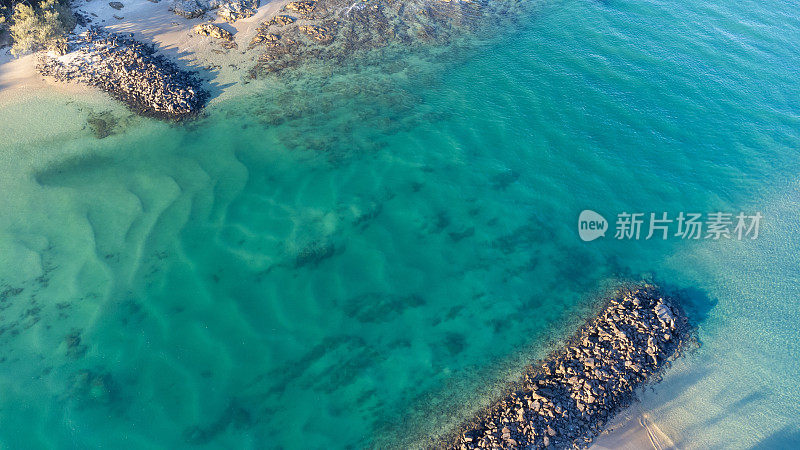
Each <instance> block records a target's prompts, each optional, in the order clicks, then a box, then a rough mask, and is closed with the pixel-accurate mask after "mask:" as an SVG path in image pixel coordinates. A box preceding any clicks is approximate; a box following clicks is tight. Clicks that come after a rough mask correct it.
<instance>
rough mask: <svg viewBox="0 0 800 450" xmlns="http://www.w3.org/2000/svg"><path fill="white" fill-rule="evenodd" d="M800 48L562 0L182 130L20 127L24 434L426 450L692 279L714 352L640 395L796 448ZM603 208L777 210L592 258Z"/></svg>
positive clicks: (17, 203) (758, 11)
mask: <svg viewBox="0 0 800 450" xmlns="http://www.w3.org/2000/svg"><path fill="white" fill-rule="evenodd" d="M799 53H800V19H798V18H797V17H796V14H795V11H794V8H793V6H792V5H790V4H785V3H782V2H775V1H769V2H760V3H756V2H736V3H730V2H728V3H724V2H698V1H689V0H681V1H679V2H630V3H625V2H618V1H609V2H590V1H574V2H548V3H545V4H542V5H540V6H537V7H536V8H534V10H533V12H532V13H530V14H527V13H526V15H525V16H523V17H521V18H520V21H519V23H517V24H514V25H504V26H503V27H502V28H501V29H499V30H494V31H493V33H492V35H491V36H482V37H474V38H471V40H470V41H469V42H467V43H462V45H460V46H458V47H453V48H449V49H434V50H431V51H430V52H426V51H423V49H420V50H418V51H416V52H414V53H410V54H409V53H401V54H399V56H398V55H397V54H386V55H385V57H384V58H383V60H381V59H380V58H378V59H377V60H376V59H373V61H372V62H373V63H375V65H373V66H369V67H362V68H354V67H348V68H347V69H346V70H342V71H334V72H332V73H331V72H330V71H328V70H325V69H324V68H323V69H315V70H314V71H312V72H309V73H305V74H303V75H302V76H296V77H292V78H291V79H289V80H278V79H274V80H268V81H266V82H263V83H253V84H252V86H248V92H247V94H246V95H242V96H240V97H236V98H228V99H224V100H218V101H215V102H212V104H211V106H210V107H209V108H208V115H207V117H204V118H202V119H200V120H198V121H196V122H194V123H192V124H187V125H184V126H169V125H165V124H161V123H157V122H153V121H149V120H145V119H139V118H135V117H131V116H130V115H129V114H128V113H126V112H125V111H124V110H122V109H121V108H119V107H118V106H115V105H114V104H113V103H110V102H107V101H105V100H98V99H77V100H76V99H68V98H66V97H64V96H59V95H55V94H53V95H47V96H45V95H44V94H41V95H40V96H39V97H33V98H27V99H23V100H20V101H18V102H16V103H12V104H9V105H5V106H3V107H0V127H2V128H0V131H2V135H3V137H4V140H3V142H2V143H1V144H0V148H1V149H2V151H0V155H2V156H0V158H2V163H3V167H4V168H5V170H3V171H2V172H0V188H1V189H0V211H2V214H0V248H2V252H0V279H1V280H3V282H2V285H3V286H4V287H3V289H2V294H0V305H1V306H0V327H2V328H0V342H1V343H2V345H1V346H0V361H2V362H0V399H1V400H0V443H2V445H3V446H4V447H7V448H53V447H57V448H97V447H113V448H153V447H170V448H234V447H235V448H240V447H244V448H347V447H355V448H360V447H386V446H399V447H407V446H409V445H413V444H414V443H415V442H418V441H419V439H421V438H422V437H424V436H426V435H428V434H430V433H434V432H436V431H438V430H441V429H443V428H446V427H447V426H448V425H449V424H452V423H453V422H455V421H457V420H459V419H460V418H462V417H463V416H464V415H465V414H468V413H469V412H470V410H471V409H474V408H477V407H478V406H479V405H480V404H481V402H483V401H486V399H487V398H489V396H490V395H491V392H492V390H493V389H495V388H496V387H497V386H499V385H501V384H502V382H503V380H506V379H508V378H510V377H513V376H514V375H515V374H516V373H518V371H519V370H520V368H521V367H522V362H524V361H528V360H530V359H531V358H535V357H537V356H540V355H542V354H543V352H545V351H546V350H547V349H548V348H550V346H551V345H553V342H556V341H557V340H558V339H559V338H561V337H563V336H564V335H565V333H568V332H569V330H570V329H571V327H574V326H575V324H576V323H578V322H579V321H580V320H581V318H582V317H585V316H586V315H587V314H589V312H590V311H591V308H592V306H593V305H594V304H595V302H594V300H595V299H596V298H597V295H598V293H599V292H602V290H603V289H604V288H605V287H606V286H608V285H609V284H613V282H614V281H615V280H618V279H627V278H634V279H638V278H641V277H645V278H653V279H656V280H659V281H663V282H666V283H668V284H670V285H671V286H673V287H675V288H681V289H685V290H686V292H687V293H688V297H689V298H690V299H691V301H690V304H689V305H688V308H689V310H690V312H691V314H692V315H693V316H694V317H695V319H696V320H697V321H698V322H699V324H700V332H699V334H700V339H701V340H702V343H703V345H702V347H701V348H700V349H699V350H697V351H696V352H694V353H693V354H691V355H689V356H688V357H687V358H685V359H684V360H682V361H681V362H679V363H678V364H676V365H675V367H673V369H672V370H671V371H670V373H669V374H668V375H667V376H666V377H665V380H664V382H663V383H661V384H660V385H658V387H657V388H656V389H655V390H654V391H648V392H646V393H645V394H644V396H643V407H646V408H647V409H648V410H649V411H651V413H652V416H653V418H654V420H655V422H656V423H657V424H658V425H659V426H660V427H661V428H662V430H663V431H665V432H666V433H667V434H668V435H669V436H670V438H671V439H672V440H673V441H675V443H676V444H678V445H680V446H681V447H687V448H710V447H723V446H724V447H734V448H748V447H753V446H761V447H770V448H775V447H782V446H783V447H789V446H791V444H792V443H796V442H797V441H798V440H800V435H798V431H797V430H798V428H800V420H799V419H798V417H800V414H798V413H800V407H798V402H797V399H798V397H800V390H799V389H798V387H797V386H796V383H795V381H796V380H797V379H798V376H800V369H798V365H797V360H798V353H800V351H799V350H798V346H797V337H798V332H797V327H796V323H797V320H798V319H800V317H799V316H800V310H799V309H798V308H797V303H796V299H797V294H798V287H797V286H798V279H799V278H800V273H798V267H800V266H798V257H797V254H798V247H799V246H798V244H797V240H796V238H795V236H796V235H797V232H798V224H797V205H798V199H800V185H798V183H797V182H796V181H795V179H796V173H797V171H798V168H800V160H799V159H798V158H797V156H796V149H797V147H798V144H800V127H798V125H800V120H798V117H800V116H799V115H798V113H799V112H800V111H798V103H797V99H798V98H800V83H798V81H800V79H799V78H800V75H798V71H797V61H798V56H800V55H798V54H799ZM106 110H108V111H110V112H109V114H110V115H111V116H113V117H116V118H117V119H119V121H118V123H117V124H116V126H115V127H114V129H113V132H114V134H112V135H111V136H108V137H105V138H103V139H97V138H96V137H95V136H94V134H93V133H92V130H91V127H90V126H88V125H87V118H89V117H90V116H91V115H96V114H97V113H99V112H101V111H106ZM32 121H35V123H36V124H37V126H36V127H32V126H31V125H30V124H31V123H32ZM583 209H593V210H596V211H598V212H600V213H602V214H604V215H606V217H607V218H610V217H613V216H614V215H615V214H617V213H619V212H622V211H629V212H660V211H670V212H672V213H676V212H678V211H687V212H689V211H699V212H712V211H730V212H739V211H741V210H745V211H750V212H752V211H761V212H762V213H763V214H764V215H765V218H764V221H763V225H762V230H761V236H760V237H759V239H757V240H755V241H743V242H738V241H723V242H712V241H706V240H701V241H697V242H683V241H680V240H677V239H670V240H668V241H665V242H660V241H638V242H618V241H615V240H613V239H610V235H609V238H606V239H601V240H598V241H594V242H591V243H584V242H582V241H580V240H579V239H578V236H577V233H576V221H577V216H578V214H579V213H580V211H581V210H583Z"/></svg>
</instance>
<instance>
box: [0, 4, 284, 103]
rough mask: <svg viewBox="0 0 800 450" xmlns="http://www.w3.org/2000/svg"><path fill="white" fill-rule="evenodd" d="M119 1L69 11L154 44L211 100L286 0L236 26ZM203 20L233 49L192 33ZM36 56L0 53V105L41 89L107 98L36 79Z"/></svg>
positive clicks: (231, 85)
mask: <svg viewBox="0 0 800 450" xmlns="http://www.w3.org/2000/svg"><path fill="white" fill-rule="evenodd" d="M122 3H123V5H124V6H123V8H122V9H121V10H116V9H114V8H112V7H111V6H109V4H108V2H103V1H99V0H94V1H83V0H79V1H78V2H76V3H75V4H74V5H73V8H74V9H75V11H76V12H78V13H81V14H83V15H85V16H88V17H91V18H92V19H93V22H92V23H91V25H98V26H101V27H103V28H105V29H106V30H108V31H111V32H114V33H132V34H133V36H134V37H135V38H136V39H137V40H140V41H142V42H148V43H153V44H155V45H156V46H157V47H158V49H159V51H160V52H161V53H163V54H164V55H166V56H168V57H170V58H171V59H172V60H174V61H175V62H177V63H178V64H179V65H180V66H182V67H184V68H188V69H193V70H197V71H198V72H199V74H200V76H201V77H202V78H204V79H206V80H207V81H208V83H209V85H210V87H211V90H212V95H213V98H215V99H216V98H220V97H225V96H227V95H230V94H231V93H232V92H233V91H234V90H235V88H236V86H239V85H240V83H239V81H241V78H242V70H240V68H241V69H244V68H246V66H245V64H246V63H248V62H252V59H253V56H252V54H250V53H248V52H247V51H246V50H244V49H246V48H247V44H248V43H249V41H250V39H252V37H253V35H254V34H255V33H256V29H257V27H258V25H259V24H261V23H262V22H263V21H264V20H266V19H268V18H269V17H272V16H274V15H275V14H277V13H278V11H280V10H281V8H283V6H284V5H286V4H287V3H289V0H272V1H265V2H262V3H261V5H260V7H259V8H258V11H257V12H256V14H255V15H253V16H251V17H248V18H245V19H240V20H238V21H236V22H235V23H228V22H225V21H224V20H220V19H218V18H217V17H216V13H215V12H214V11H208V12H207V13H206V14H205V15H203V16H201V17H199V18H195V19H185V18H183V17H180V16H178V15H176V14H174V13H173V12H172V11H170V10H169V4H170V2H168V1H161V2H159V3H153V2H151V1H149V0H133V1H131V0H128V1H124V2H122ZM115 16H116V17H115ZM117 17H121V19H118V18H117ZM207 22H208V23H214V24H215V25H217V26H219V27H221V28H223V29H225V30H227V31H229V32H231V33H232V34H233V37H234V40H235V42H236V43H237V46H238V49H236V48H234V49H223V48H222V47H221V45H220V44H219V42H217V41H214V39H212V38H210V37H204V36H200V35H198V34H196V33H194V32H193V30H192V28H193V27H194V26H196V25H198V24H200V23H207ZM83 30H85V28H81V27H78V28H77V29H76V32H82V31H83ZM38 58H39V54H31V55H25V56H22V57H14V56H13V55H11V52H10V48H8V47H6V48H3V49H1V50H0V103H5V102H9V101H13V100H14V99H15V98H18V97H19V96H24V95H31V94H34V93H35V92H37V91H39V90H43V89H44V90H55V91H58V92H63V93H67V94H70V95H73V94H74V95H79V96H86V95H106V94H105V93H103V92H101V91H100V90H99V89H95V88H91V87H86V86H83V85H79V84H77V83H55V82H52V81H51V80H48V79H46V78H45V77H42V76H40V75H39V74H38V73H37V71H36V64H37V60H38Z"/></svg>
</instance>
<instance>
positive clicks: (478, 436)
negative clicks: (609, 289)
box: [442, 286, 690, 449]
mask: <svg viewBox="0 0 800 450" xmlns="http://www.w3.org/2000/svg"><path fill="white" fill-rule="evenodd" d="M689 336H690V328H689V326H688V324H687V320H686V317H685V316H684V314H683V312H682V310H681V309H680V307H679V306H678V305H677V304H676V303H675V302H673V301H671V300H670V299H669V298H667V297H665V296H664V295H663V294H662V293H661V292H660V291H659V290H658V289H657V288H655V287H654V286H643V287H639V288H635V289H630V290H625V291H623V292H621V293H619V294H618V295H617V296H615V297H614V298H612V299H611V300H610V301H609V302H608V304H607V305H606V307H605V308H604V309H603V310H602V311H601V312H600V314H599V315H598V316H597V317H596V318H595V319H593V320H591V321H590V322H588V323H587V324H586V325H585V326H584V327H583V328H582V329H581V330H580V331H579V332H578V333H577V334H576V335H575V336H574V337H573V338H572V339H571V340H569V341H568V343H567V345H565V346H564V347H563V349H561V350H559V351H557V352H556V353H554V354H553V355H551V356H550V357H549V358H547V359H545V360H544V361H543V362H542V363H541V364H539V365H537V366H535V367H532V368H531V369H530V370H529V371H528V373H527V374H526V375H525V376H524V378H523V379H522V380H520V381H518V382H517V383H515V384H514V385H513V386H512V387H511V389H510V390H509V393H508V394H507V395H506V396H505V397H504V398H502V399H500V400H499V401H497V402H495V403H494V404H492V405H491V406H490V407H489V408H487V409H486V410H484V411H482V412H481V413H480V414H479V415H477V416H476V417H475V418H474V419H472V420H470V421H469V422H467V423H466V424H465V425H463V426H462V427H461V429H460V430H459V432H458V433H456V434H455V435H454V437H452V438H449V439H448V440H447V441H446V443H445V444H444V445H442V446H443V447H446V448H451V449H482V448H504V449H505V448H507V449H518V448H525V449H529V448H530V449H533V448H545V447H548V448H573V447H584V446H586V445H587V444H588V443H590V442H591V441H592V439H593V438H594V436H596V435H597V433H599V432H600V431H601V430H602V429H603V426H604V425H605V424H607V423H608V421H609V420H610V419H611V418H612V417H613V416H614V415H615V414H616V413H617V412H618V411H620V410H621V409H622V408H625V407H627V406H629V405H630V404H631V402H632V401H633V400H634V399H635V395H636V389H637V388H639V387H641V386H643V385H645V384H646V383H647V382H648V381H651V380H652V379H653V378H654V376H657V374H658V373H659V372H660V371H661V370H662V369H663V368H664V367H665V366H666V365H667V364H668V361H669V360H670V359H671V358H673V357H675V356H676V355H677V354H679V353H680V350H681V348H682V346H683V345H684V344H685V342H687V338H688V337H689Z"/></svg>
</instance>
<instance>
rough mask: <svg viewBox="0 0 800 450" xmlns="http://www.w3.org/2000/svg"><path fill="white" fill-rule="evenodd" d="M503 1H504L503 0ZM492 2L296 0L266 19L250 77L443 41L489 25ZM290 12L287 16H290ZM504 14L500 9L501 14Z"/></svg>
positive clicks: (261, 30) (256, 40)
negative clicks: (261, 47)
mask: <svg viewBox="0 0 800 450" xmlns="http://www.w3.org/2000/svg"><path fill="white" fill-rule="evenodd" d="M501 3H502V2H501ZM489 5H490V3H489V2H484V1H481V2H480V3H479V2H477V1H476V2H464V1H453V2H411V3H409V2H397V1H394V0H294V1H291V2H289V3H287V4H286V5H285V6H284V7H283V10H282V12H281V13H280V15H277V16H275V17H273V18H271V19H269V20H267V21H265V22H264V23H262V24H261V27H260V28H259V34H260V35H261V36H266V35H268V34H271V35H274V36H280V39H278V40H272V39H263V38H260V37H258V36H257V37H256V38H255V39H254V40H253V42H252V45H251V47H252V46H256V45H259V44H263V45H264V46H265V47H266V49H265V52H264V53H263V54H262V55H261V57H259V58H258V60H257V63H256V65H255V67H253V68H252V69H251V71H250V76H251V77H254V78H258V77H261V76H265V75H267V74H271V73H276V72H280V71H282V70H284V69H286V68H290V67H295V66H298V65H301V64H303V63H306V62H309V63H311V62H314V61H326V62H331V63H333V64H338V63H340V62H344V60H345V58H348V57H350V56H352V55H355V54H356V53H358V52H362V51H368V50H370V49H376V48H383V47H387V46H390V45H396V46H398V47H402V48H408V47H409V46H410V45H413V44H415V43H423V42H425V43H445V42H448V41H450V40H451V39H454V38H456V37H457V36H461V35H463V34H464V32H465V31H468V30H477V29H479V26H478V25H479V22H480V23H482V24H486V23H490V22H491V19H489V17H490V16H489V13H488V12H487V9H488V8H489ZM287 14H288V15H287ZM497 15H498V16H502V15H503V14H502V13H498V14H497Z"/></svg>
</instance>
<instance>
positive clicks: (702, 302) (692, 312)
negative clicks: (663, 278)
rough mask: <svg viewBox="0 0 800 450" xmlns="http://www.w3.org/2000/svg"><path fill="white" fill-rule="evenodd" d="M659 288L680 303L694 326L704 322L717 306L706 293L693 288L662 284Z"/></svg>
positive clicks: (715, 300)
mask: <svg viewBox="0 0 800 450" xmlns="http://www.w3.org/2000/svg"><path fill="white" fill-rule="evenodd" d="M661 286H663V287H664V289H665V290H666V291H667V292H669V293H670V294H672V295H673V296H674V297H676V298H677V299H678V300H679V301H680V304H681V306H682V307H683V310H684V312H686V315H687V316H688V317H689V320H690V321H691V323H692V324H693V325H694V326H698V325H700V324H702V323H703V322H705V320H706V319H707V318H708V316H709V313H710V312H711V310H712V309H714V307H715V306H716V305H717V299H716V298H712V297H709V295H708V293H707V292H705V291H703V290H700V289H697V288H695V287H677V286H671V285H669V284H668V283H662V284H661Z"/></svg>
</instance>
